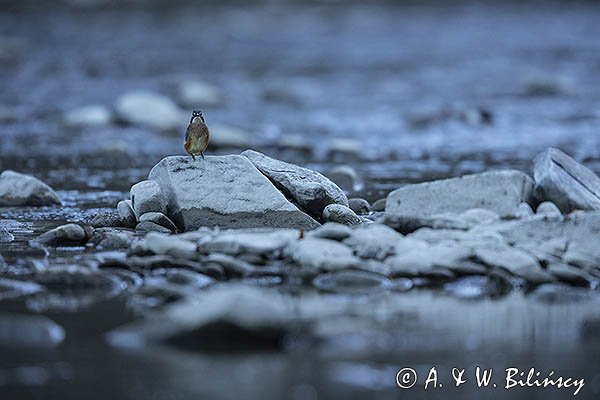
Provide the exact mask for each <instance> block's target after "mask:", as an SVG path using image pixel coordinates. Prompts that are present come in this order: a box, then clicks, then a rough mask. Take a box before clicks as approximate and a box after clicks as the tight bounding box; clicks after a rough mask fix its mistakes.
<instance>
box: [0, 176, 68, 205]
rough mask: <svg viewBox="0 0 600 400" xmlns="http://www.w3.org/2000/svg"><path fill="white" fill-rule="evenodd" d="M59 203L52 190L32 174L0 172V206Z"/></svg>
mask: <svg viewBox="0 0 600 400" xmlns="http://www.w3.org/2000/svg"><path fill="white" fill-rule="evenodd" d="M55 204H61V202H60V199H59V198H58V196H57V195H56V193H55V192H54V190H53V189H52V188H51V187H50V186H48V185H47V184H45V183H44V182H42V181H40V180H39V179H37V178H34V177H33V176H30V175H26V174H21V173H18V172H15V171H10V170H6V171H4V172H2V174H0V207H10V206H48V205H55Z"/></svg>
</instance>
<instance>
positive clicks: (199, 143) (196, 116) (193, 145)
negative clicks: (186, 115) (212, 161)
mask: <svg viewBox="0 0 600 400" xmlns="http://www.w3.org/2000/svg"><path fill="white" fill-rule="evenodd" d="M209 139H210V132H209V131H208V126H206V122H205V121H204V116H203V115H202V111H200V110H194V111H193V112H192V119H190V124H189V125H188V127H187V130H186V132H185V143H184V145H183V147H185V151H186V152H187V153H188V154H189V155H190V156H192V160H194V161H196V156H197V155H198V154H200V155H201V156H202V159H203V160H204V152H205V151H206V148H207V147H208V140H209Z"/></svg>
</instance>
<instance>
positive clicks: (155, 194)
mask: <svg viewBox="0 0 600 400" xmlns="http://www.w3.org/2000/svg"><path fill="white" fill-rule="evenodd" d="M130 195H131V205H132V207H133V210H134V211H135V214H136V215H137V216H138V217H139V216H141V215H142V214H145V213H149V212H160V213H163V214H165V213H166V212H167V200H166V198H165V196H164V195H163V192H162V190H161V187H160V186H159V185H158V183H156V182H155V181H153V180H147V181H141V182H138V183H136V184H135V185H133V186H132V187H131V192H130Z"/></svg>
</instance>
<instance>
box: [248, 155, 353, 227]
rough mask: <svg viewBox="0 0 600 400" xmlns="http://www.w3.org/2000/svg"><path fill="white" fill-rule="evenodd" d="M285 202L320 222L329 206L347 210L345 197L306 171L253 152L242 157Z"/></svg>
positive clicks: (330, 183) (321, 179)
mask: <svg viewBox="0 0 600 400" xmlns="http://www.w3.org/2000/svg"><path fill="white" fill-rule="evenodd" d="M242 155H243V156H245V157H248V159H249V160H250V162H252V164H254V166H255V167H256V168H258V170H259V171H260V172H262V173H263V174H264V175H265V176H266V177H267V178H269V179H270V180H271V182H273V184H274V185H275V186H276V187H277V188H278V189H279V190H281V191H282V192H283V193H284V194H285V195H286V196H287V197H288V198H290V199H291V200H292V201H293V202H294V203H295V204H296V205H298V206H299V207H300V208H301V209H303V210H306V212H307V213H309V214H310V215H311V216H312V217H313V218H317V219H318V218H321V215H322V213H323V209H324V208H325V207H326V206H328V205H329V204H341V205H344V206H348V199H347V198H346V195H345V194H344V192H343V191H342V189H340V188H339V187H338V186H337V185H336V184H335V183H333V182H332V181H330V180H329V179H327V178H326V177H325V176H323V175H321V174H320V173H318V172H316V171H313V170H310V169H308V168H303V167H299V166H297V165H294V164H290V163H287V162H283V161H280V160H276V159H274V158H271V157H267V156H266V155H264V154H262V153H259V152H257V151H254V150H246V151H244V152H243V153H242Z"/></svg>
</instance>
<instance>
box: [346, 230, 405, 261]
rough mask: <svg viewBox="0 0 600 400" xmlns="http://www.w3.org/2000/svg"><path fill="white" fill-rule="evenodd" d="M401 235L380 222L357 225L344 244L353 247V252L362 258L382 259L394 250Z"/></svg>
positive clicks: (401, 238)
mask: <svg viewBox="0 0 600 400" xmlns="http://www.w3.org/2000/svg"><path fill="white" fill-rule="evenodd" d="M403 239H404V238H403V236H402V235H401V234H399V233H398V232H396V231H395V230H394V229H392V228H390V227H388V226H386V225H382V224H370V225H365V226H361V227H358V228H356V229H354V230H353V231H352V234H351V235H350V237H348V238H346V239H344V244H346V245H347V246H349V247H351V248H352V249H354V254H356V255H357V256H359V257H362V258H373V259H377V260H384V259H385V258H386V257H388V256H390V255H392V254H394V253H395V252H396V245H397V244H398V242H399V241H401V240H403Z"/></svg>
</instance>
